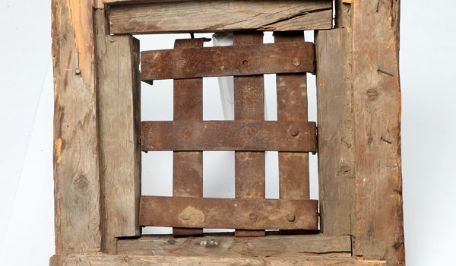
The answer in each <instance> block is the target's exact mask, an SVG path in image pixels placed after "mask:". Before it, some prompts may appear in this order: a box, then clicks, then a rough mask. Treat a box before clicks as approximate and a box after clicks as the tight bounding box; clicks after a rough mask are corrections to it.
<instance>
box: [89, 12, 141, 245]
mask: <svg viewBox="0 0 456 266" xmlns="http://www.w3.org/2000/svg"><path fill="white" fill-rule="evenodd" d="M95 22H96V40H97V43H96V47H97V63H98V65H97V67H98V68H97V74H98V90H97V91H98V119H99V136H100V156H101V176H102V180H103V202H104V216H103V217H104V218H105V219H106V220H105V221H104V227H103V228H104V232H103V233H104V238H103V240H104V241H103V247H104V250H105V251H106V252H109V253H115V251H116V241H117V239H116V237H127V236H136V235H139V226H138V210H139V196H140V189H141V188H140V184H141V177H140V176H141V149H140V145H139V140H138V137H139V125H140V110H139V109H140V84H139V41H138V40H136V39H134V38H132V37H131V36H109V35H107V34H106V32H105V17H104V12H103V10H97V11H96V20H95Z"/></svg>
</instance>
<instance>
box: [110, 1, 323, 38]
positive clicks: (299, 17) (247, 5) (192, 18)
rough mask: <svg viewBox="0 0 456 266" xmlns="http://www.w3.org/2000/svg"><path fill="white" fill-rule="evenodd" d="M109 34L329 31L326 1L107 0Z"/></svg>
mask: <svg viewBox="0 0 456 266" xmlns="http://www.w3.org/2000/svg"><path fill="white" fill-rule="evenodd" d="M108 19H109V25H110V32H111V34H141V33H173V32H174V33H176V32H217V31H241V30H259V31H290V30H314V29H330V28H331V27H332V1H329V0H307V1H305V0H284V1H267V0H263V1H261V0H250V1H237V0H226V1H217V0H206V1H204V0H200V1H169V0H165V1H140V2H139V3H138V1H111V5H109V9H108Z"/></svg>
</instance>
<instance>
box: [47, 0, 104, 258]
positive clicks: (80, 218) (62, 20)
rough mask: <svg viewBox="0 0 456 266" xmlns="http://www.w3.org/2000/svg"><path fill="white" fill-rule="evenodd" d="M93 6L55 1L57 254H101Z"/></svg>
mask: <svg viewBox="0 0 456 266" xmlns="http://www.w3.org/2000/svg"><path fill="white" fill-rule="evenodd" d="M93 19H94V16H93V9H92V5H91V2H79V1H69V0H54V1H52V38H53V42H52V55H53V63H54V92H55V94H54V95H55V101H54V182H55V186H54V191H55V231H56V252H57V254H64V253H69V252H73V253H77V252H83V253H86V252H100V251H101V245H102V244H101V241H102V231H101V228H102V225H101V223H102V222H101V220H100V214H101V204H100V198H101V195H100V191H101V190H100V168H99V159H100V157H99V153H98V147H99V145H98V130H97V129H98V123H97V112H96V108H97V107H96V106H97V97H96V70H95V69H94V66H95V60H96V59H95V40H94V34H93V29H94V24H93Z"/></svg>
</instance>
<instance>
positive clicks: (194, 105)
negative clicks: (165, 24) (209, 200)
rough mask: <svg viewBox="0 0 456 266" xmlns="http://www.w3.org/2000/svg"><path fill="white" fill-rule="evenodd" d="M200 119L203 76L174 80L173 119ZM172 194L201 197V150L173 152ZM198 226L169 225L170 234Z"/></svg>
mask: <svg viewBox="0 0 456 266" xmlns="http://www.w3.org/2000/svg"><path fill="white" fill-rule="evenodd" d="M204 41H205V39H187V40H176V43H175V45H174V48H175V49H185V48H189V47H202V46H203V43H204ZM202 120H203V79H202V78H195V79H175V80H174V121H202ZM173 157H174V159H173V196H180V197H203V153H202V152H174V153H173ZM202 233H203V230H202V229H186V228H173V234H174V235H181V236H182V235H200V234H202Z"/></svg>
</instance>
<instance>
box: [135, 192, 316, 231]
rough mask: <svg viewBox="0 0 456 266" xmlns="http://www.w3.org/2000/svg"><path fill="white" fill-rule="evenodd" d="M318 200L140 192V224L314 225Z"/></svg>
mask: <svg viewBox="0 0 456 266" xmlns="http://www.w3.org/2000/svg"><path fill="white" fill-rule="evenodd" d="M317 205H318V201H315V200H270V199H238V198H236V199H216V198H190V197H154V196H142V197H141V204H140V211H139V213H140V214H139V223H140V225H142V226H172V227H189V228H239V229H250V230H258V229H308V230H316V229H318V214H317Z"/></svg>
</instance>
